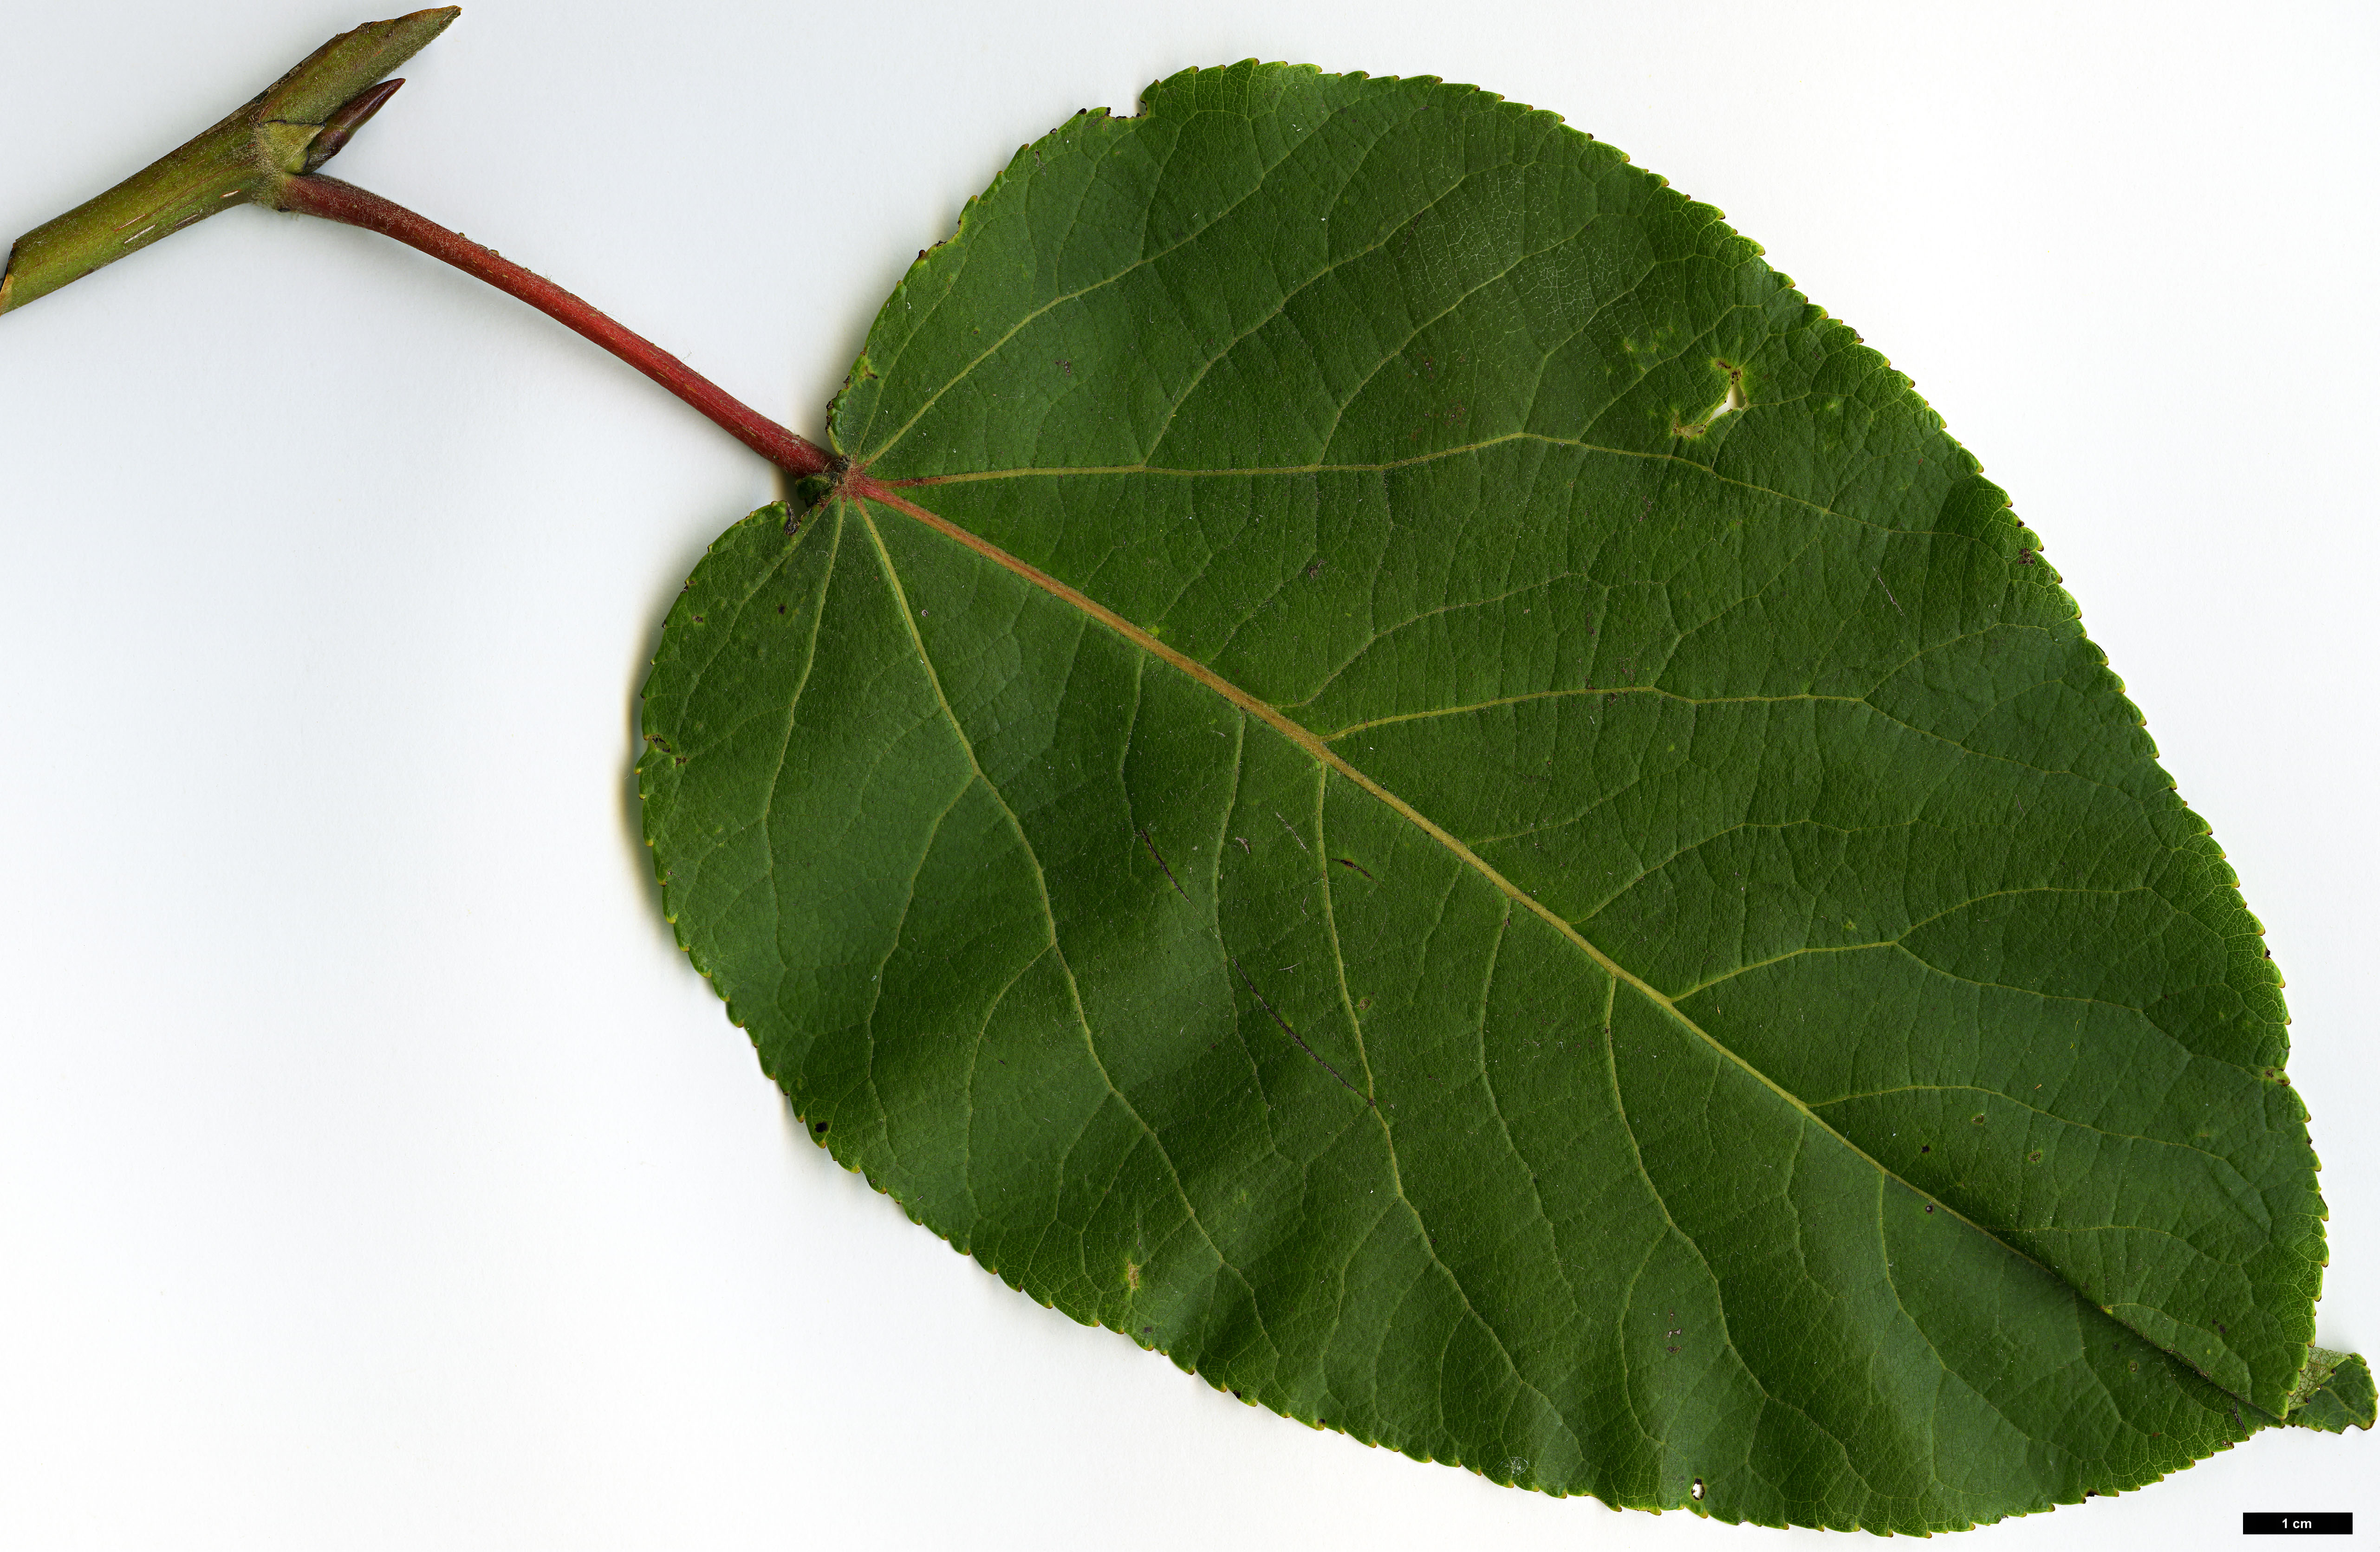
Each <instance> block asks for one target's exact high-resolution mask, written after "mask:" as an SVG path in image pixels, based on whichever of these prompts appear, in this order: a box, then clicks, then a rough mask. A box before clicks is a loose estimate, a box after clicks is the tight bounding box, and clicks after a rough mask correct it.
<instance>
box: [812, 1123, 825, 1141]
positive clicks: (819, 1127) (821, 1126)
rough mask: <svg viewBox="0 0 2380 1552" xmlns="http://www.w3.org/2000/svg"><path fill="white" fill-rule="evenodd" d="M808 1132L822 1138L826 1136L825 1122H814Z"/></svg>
mask: <svg viewBox="0 0 2380 1552" xmlns="http://www.w3.org/2000/svg"><path fill="white" fill-rule="evenodd" d="M810 1130H811V1131H813V1132H815V1133H817V1134H819V1135H820V1136H821V1137H823V1136H825V1135H826V1122H822V1121H820V1122H812V1123H811V1126H810Z"/></svg>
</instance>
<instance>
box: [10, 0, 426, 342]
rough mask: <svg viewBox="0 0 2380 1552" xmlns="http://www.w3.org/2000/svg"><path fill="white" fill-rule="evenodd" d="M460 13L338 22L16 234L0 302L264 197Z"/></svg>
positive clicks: (353, 120) (337, 136) (77, 275)
mask: <svg viewBox="0 0 2380 1552" xmlns="http://www.w3.org/2000/svg"><path fill="white" fill-rule="evenodd" d="M461 14H462V13H461V11H460V10H459V9H457V8H456V7H455V6H443V7H441V8H439V9H436V10H429V11H416V12H414V13H413V14H412V15H410V16H402V17H397V18H393V19H391V20H388V21H374V22H368V23H366V24H365V25H363V26H361V27H358V28H357V29H355V30H353V31H351V32H343V33H341V34H339V36H337V37H335V38H334V39H332V40H331V41H330V42H327V43H324V44H323V45H322V47H321V48H318V49H316V50H315V51H314V52H313V53H312V54H310V55H307V56H306V57H305V58H304V59H303V60H300V61H299V62H298V64H297V67H296V68H295V69H293V70H291V71H290V72H289V73H288V74H287V75H285V76H283V77H282V78H281V79H279V80H277V81H275V82H273V84H272V85H271V86H269V87H267V88H265V89H264V91H261V92H259V93H258V94H257V95H256V97H255V98H254V99H253V100H251V101H250V102H249V103H247V104H246V105H244V106H243V107H241V108H240V109H239V110H238V111H237V112H236V113H234V114H232V115H231V116H230V117H228V118H226V119H225V120H224V121H223V122H222V123H220V124H218V125H216V126H215V127H213V128H212V129H209V130H208V131H207V132H206V133H205V134H202V135H200V136H199V137H198V138H197V139H194V140H192V141H190V142H189V143H188V145H185V146H183V147H182V148H181V149H179V150H177V151H176V152H172V153H171V154H169V155H167V156H164V157H162V158H160V159H159V160H158V161H156V162H153V163H152V164H150V165H149V166H147V167H144V168H143V169H141V170H140V172H138V173H135V174H134V175H133V176H130V177H128V178H127V179H125V180H124V181H123V182H122V183H119V184H117V185H116V186H115V188H111V189H109V190H108V191H107V192H106V193H104V194H102V195H100V196H99V197H98V198H97V199H95V200H89V201H88V202H86V203H84V204H81V205H78V206H77V207H75V208H74V209H73V210H70V211H68V212H67V213H66V214H64V215H62V216H59V217H58V218H57V219H56V220H55V221H52V222H47V223H45V224H42V225H40V226H36V227H34V228H33V229H32V230H31V231H30V232H28V233H26V234H25V235H24V236H21V237H18V239H17V242H16V246H15V247H14V248H12V249H9V252H8V266H7V269H6V272H5V273H0V312H7V311H9V310H11V309H15V308H20V307H23V306H24V305H25V304H26V303H28V302H30V301H33V300H36V299H37V298H39V297H46V296H48V295H49V294H50V293H51V292H53V291H55V290H56V289H58V287H60V286H62V285H71V284H72V283H74V282H75V281H78V280H80V279H81V278H82V277H83V276H85V275H87V274H89V273H91V272H92V271H93V270H96V269H99V268H102V267H103V266H104V265H108V264H112V263H114V262H115V261H117V260H118V259H121V258H123V257H124V256H125V255H126V254H128V253H135V252H138V251H139V250H140V249H144V248H147V247H148V246H149V245H150V244H151V243H153V242H155V241H157V240H158V239H159V238H161V237H164V236H168V235H170V234H172V233H175V232H178V231H180V230H181V229H182V228H183V227H185V226H188V225H190V224H193V223H195V222H200V221H203V220H205V219H206V218H207V217H208V216H211V215H213V214H215V213H216V212H220V211H226V210H229V209H231V208H232V207H233V206H234V205H244V204H254V203H271V202H272V194H273V188H275V186H276V185H277V184H278V183H279V182H280V181H281V180H283V179H285V178H287V177H290V176H295V175H297V174H299V173H308V172H311V171H313V170H314V169H315V168H316V167H319V166H321V165H322V164H323V163H324V162H326V161H328V160H329V159H330V157H331V156H332V154H333V153H334V152H336V151H337V150H338V149H339V147H340V146H342V145H344V144H346V136H347V135H348V134H351V133H353V132H354V129H355V127H356V126H357V125H358V124H360V123H361V122H362V121H363V120H364V119H366V118H369V117H370V116H371V114H372V113H373V112H374V111H375V110H376V109H377V108H378V107H379V106H380V104H381V103H383V102H386V101H387V100H388V93H389V91H394V90H395V85H394V84H393V83H392V84H391V85H389V86H387V87H383V88H381V89H379V91H378V92H377V94H375V93H373V92H371V91H366V89H367V88H369V87H371V85H372V83H373V82H375V81H378V80H380V79H381V78H382V77H383V76H385V75H387V74H388V73H389V72H390V71H391V70H394V69H395V68H396V67H398V66H399V65H402V64H404V63H405V62H406V61H407V59H410V58H412V57H413V55H415V54H417V53H419V51H420V49H421V48H422V46H423V45H424V44H426V43H428V42H430V40H431V39H432V38H435V37H436V36H438V34H439V33H441V32H443V31H444V30H446V27H447V24H448V23H450V22H452V21H453V20H454V19H455V18H456V17H457V16H459V15H461Z"/></svg>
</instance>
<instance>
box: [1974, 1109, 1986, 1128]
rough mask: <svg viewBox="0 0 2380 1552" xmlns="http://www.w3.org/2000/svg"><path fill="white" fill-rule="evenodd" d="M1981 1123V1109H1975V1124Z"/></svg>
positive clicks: (1982, 1119)
mask: <svg viewBox="0 0 2380 1552" xmlns="http://www.w3.org/2000/svg"><path fill="white" fill-rule="evenodd" d="M1983 1123H1984V1117H1983V1112H1981V1111H1980V1110H1979V1111H1977V1112H1976V1113H1975V1124H1976V1125H1978V1126H1981V1125H1982V1124H1983Z"/></svg>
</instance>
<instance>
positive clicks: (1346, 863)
mask: <svg viewBox="0 0 2380 1552" xmlns="http://www.w3.org/2000/svg"><path fill="white" fill-rule="evenodd" d="M1339 866H1340V867H1352V868H1354V870H1355V871H1356V872H1358V873H1361V874H1362V875H1363V876H1364V877H1365V878H1366V879H1369V878H1371V877H1372V870H1371V869H1370V868H1368V867H1365V866H1364V865H1363V864H1362V863H1360V862H1357V861H1356V860H1355V859H1354V857H1341V858H1340V859H1339Z"/></svg>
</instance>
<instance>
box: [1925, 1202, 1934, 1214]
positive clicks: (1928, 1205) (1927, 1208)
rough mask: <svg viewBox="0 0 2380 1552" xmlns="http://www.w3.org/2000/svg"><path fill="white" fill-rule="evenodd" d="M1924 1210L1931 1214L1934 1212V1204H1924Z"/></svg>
mask: <svg viewBox="0 0 2380 1552" xmlns="http://www.w3.org/2000/svg"><path fill="white" fill-rule="evenodd" d="M1925 1210H1926V1211H1927V1212H1932V1211H1933V1210H1934V1204H1933V1203H1931V1202H1928V1203H1926V1204H1925Z"/></svg>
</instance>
